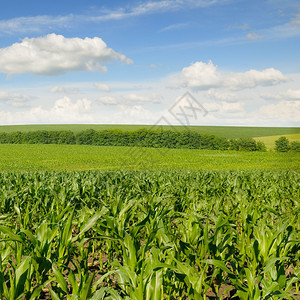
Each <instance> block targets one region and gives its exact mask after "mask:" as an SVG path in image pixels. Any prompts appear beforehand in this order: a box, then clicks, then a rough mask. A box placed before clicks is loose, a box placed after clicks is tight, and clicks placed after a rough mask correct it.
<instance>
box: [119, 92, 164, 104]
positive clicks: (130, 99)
mask: <svg viewBox="0 0 300 300" xmlns="http://www.w3.org/2000/svg"><path fill="white" fill-rule="evenodd" d="M160 98H161V97H159V96H157V95H148V96H144V95H139V94H136V93H130V94H127V95H125V96H124V99H125V100H127V103H146V102H149V103H161V100H160Z"/></svg>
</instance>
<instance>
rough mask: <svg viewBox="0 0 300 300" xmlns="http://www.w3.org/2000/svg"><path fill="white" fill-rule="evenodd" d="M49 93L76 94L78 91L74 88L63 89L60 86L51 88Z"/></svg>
mask: <svg viewBox="0 0 300 300" xmlns="http://www.w3.org/2000/svg"><path fill="white" fill-rule="evenodd" d="M50 92H51V93H64V94H78V93H79V90H78V89H74V88H65V87H62V86H53V87H52V88H51V89H50Z"/></svg>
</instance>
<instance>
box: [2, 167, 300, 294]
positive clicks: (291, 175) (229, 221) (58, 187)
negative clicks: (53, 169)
mask: <svg viewBox="0 0 300 300" xmlns="http://www.w3.org/2000/svg"><path fill="white" fill-rule="evenodd" d="M299 180H300V176H299V173H296V172H256V171H251V172H238V171H235V172H229V171H228V172H205V171H201V172H200V171H199V172H91V171H90V172H60V173H58V172H57V173H47V172H46V173H14V174H13V173H6V174H4V173H2V174H1V173H0V210H1V215H0V296H1V298H3V299H50V298H51V299H216V298H220V299H226V298H228V299H229V298H230V299H233V298H234V297H236V298H237V299H278V298H281V299H282V298H284V299H297V298H296V297H297V295H299V281H300V268H299V266H300V262H299V256H300V244H299V240H300V234H299V229H300V222H299V216H300V203H299Z"/></svg>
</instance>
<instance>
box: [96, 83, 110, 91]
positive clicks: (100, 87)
mask: <svg viewBox="0 0 300 300" xmlns="http://www.w3.org/2000/svg"><path fill="white" fill-rule="evenodd" d="M94 87H95V88H96V89H98V90H100V91H104V92H110V87H109V86H108V85H107V84H104V83H100V82H95V83H94Z"/></svg>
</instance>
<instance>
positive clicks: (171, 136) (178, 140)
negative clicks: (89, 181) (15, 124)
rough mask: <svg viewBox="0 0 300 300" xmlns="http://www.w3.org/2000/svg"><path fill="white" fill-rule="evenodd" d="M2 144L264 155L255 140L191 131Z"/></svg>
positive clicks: (30, 137) (26, 136)
mask: <svg viewBox="0 0 300 300" xmlns="http://www.w3.org/2000/svg"><path fill="white" fill-rule="evenodd" d="M0 143H11V144H22V143H27V144H75V143H77V144H79V145H95V146H136V147H153V148H188V149H212V150H228V149H229V148H230V149H233V150H237V151H240V150H242V151H243V150H246V151H265V146H264V144H263V143H262V142H256V141H255V140H254V139H253V138H240V139H238V140H231V141H229V140H227V139H226V138H222V137H217V136H215V135H209V134H200V133H198V132H196V131H190V130H181V131H176V130H161V129H149V130H148V129H140V130H133V131H121V130H118V129H114V130H102V131H95V130H94V129H87V130H84V131H80V132H79V133H77V134H76V136H75V135H74V133H73V132H71V131H46V130H41V131H28V132H21V131H18V132H10V133H5V132H4V133H0Z"/></svg>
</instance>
